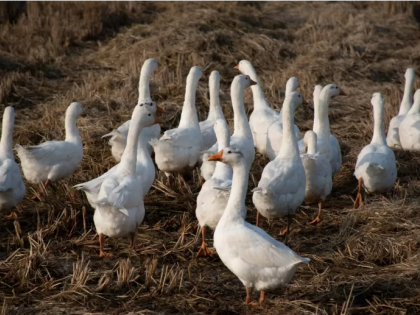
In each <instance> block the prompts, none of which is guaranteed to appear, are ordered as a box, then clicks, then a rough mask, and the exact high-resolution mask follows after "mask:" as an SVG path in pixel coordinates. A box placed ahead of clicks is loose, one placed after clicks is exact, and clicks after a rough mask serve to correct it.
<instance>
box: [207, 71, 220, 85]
mask: <svg viewBox="0 0 420 315" xmlns="http://www.w3.org/2000/svg"><path fill="white" fill-rule="evenodd" d="M217 84H220V75H219V71H217V70H213V71H212V72H211V74H210V77H209V85H213V86H216V85H217Z"/></svg>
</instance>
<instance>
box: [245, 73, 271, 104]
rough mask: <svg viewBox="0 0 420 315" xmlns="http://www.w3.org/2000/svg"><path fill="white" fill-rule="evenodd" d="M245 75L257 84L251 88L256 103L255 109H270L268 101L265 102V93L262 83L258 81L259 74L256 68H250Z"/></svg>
mask: <svg viewBox="0 0 420 315" xmlns="http://www.w3.org/2000/svg"><path fill="white" fill-rule="evenodd" d="M245 74H247V75H248V76H249V77H250V78H251V80H252V81H255V82H257V84H255V85H252V86H251V90H252V98H253V101H254V109H260V108H265V107H269V106H268V104H267V101H266V100H265V96H264V92H263V89H262V87H261V85H260V81H259V80H258V77H257V72H256V71H255V69H254V67H252V66H250V67H249V69H248V71H247V72H246V73H245Z"/></svg>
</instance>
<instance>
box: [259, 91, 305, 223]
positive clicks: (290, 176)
mask: <svg viewBox="0 0 420 315" xmlns="http://www.w3.org/2000/svg"><path fill="white" fill-rule="evenodd" d="M301 99H302V95H301V94H300V93H299V92H292V93H289V94H288V95H286V100H285V104H284V107H283V111H284V112H283V128H284V130H283V140H282V144H281V148H280V150H279V153H278V155H277V157H276V158H275V159H274V160H273V161H271V162H270V163H268V164H267V165H266V166H265V168H264V170H263V173H262V175H261V180H260V181H259V183H258V187H257V188H255V189H254V190H253V191H254V194H253V196H252V201H253V202H254V205H255V207H256V208H257V211H258V213H257V222H258V221H259V220H258V214H262V215H263V216H264V217H266V218H268V219H272V218H278V217H284V216H288V217H289V218H290V216H291V215H294V214H295V212H296V209H297V208H298V207H299V206H300V205H301V203H302V201H303V198H304V196H305V185H306V177H305V170H304V168H303V164H302V161H301V159H300V156H299V149H298V145H297V141H296V138H295V135H294V133H293V116H294V108H295V107H296V106H295V104H296V103H297V102H302V100H301ZM289 222H290V220H289ZM257 225H258V224H257ZM288 229H289V224H288V228H287V229H286V231H288Z"/></svg>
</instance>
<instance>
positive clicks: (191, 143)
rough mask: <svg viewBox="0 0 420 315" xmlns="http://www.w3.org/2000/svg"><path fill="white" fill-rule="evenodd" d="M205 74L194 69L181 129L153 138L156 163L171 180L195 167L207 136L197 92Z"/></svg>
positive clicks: (187, 91)
mask: <svg viewBox="0 0 420 315" xmlns="http://www.w3.org/2000/svg"><path fill="white" fill-rule="evenodd" d="M201 76H202V70H201V68H200V67H198V66H195V67H192V68H191V70H190V73H189V74H188V77H187V87H186V92H185V101H184V106H183V108H182V113H181V120H180V122H179V125H178V128H175V129H171V130H167V131H165V133H164V134H163V136H162V137H161V138H160V139H159V140H158V139H152V140H151V141H150V144H151V145H152V146H153V149H154V151H155V160H156V164H157V166H158V168H159V169H160V170H161V171H163V172H165V174H166V176H167V178H168V180H169V176H170V175H171V174H172V173H182V172H184V171H186V170H191V169H193V168H194V167H195V166H196V164H197V162H198V160H199V157H200V149H201V143H202V141H203V137H202V135H201V131H200V125H199V123H198V117H197V109H196V107H195V95H196V91H197V86H198V81H199V80H200V78H201Z"/></svg>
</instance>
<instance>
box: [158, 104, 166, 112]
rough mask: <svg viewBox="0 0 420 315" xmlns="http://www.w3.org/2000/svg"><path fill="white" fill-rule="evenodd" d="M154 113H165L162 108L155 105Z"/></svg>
mask: <svg viewBox="0 0 420 315" xmlns="http://www.w3.org/2000/svg"><path fill="white" fill-rule="evenodd" d="M156 112H157V113H164V112H165V111H164V110H163V108H162V107H159V106H157V105H156Z"/></svg>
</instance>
